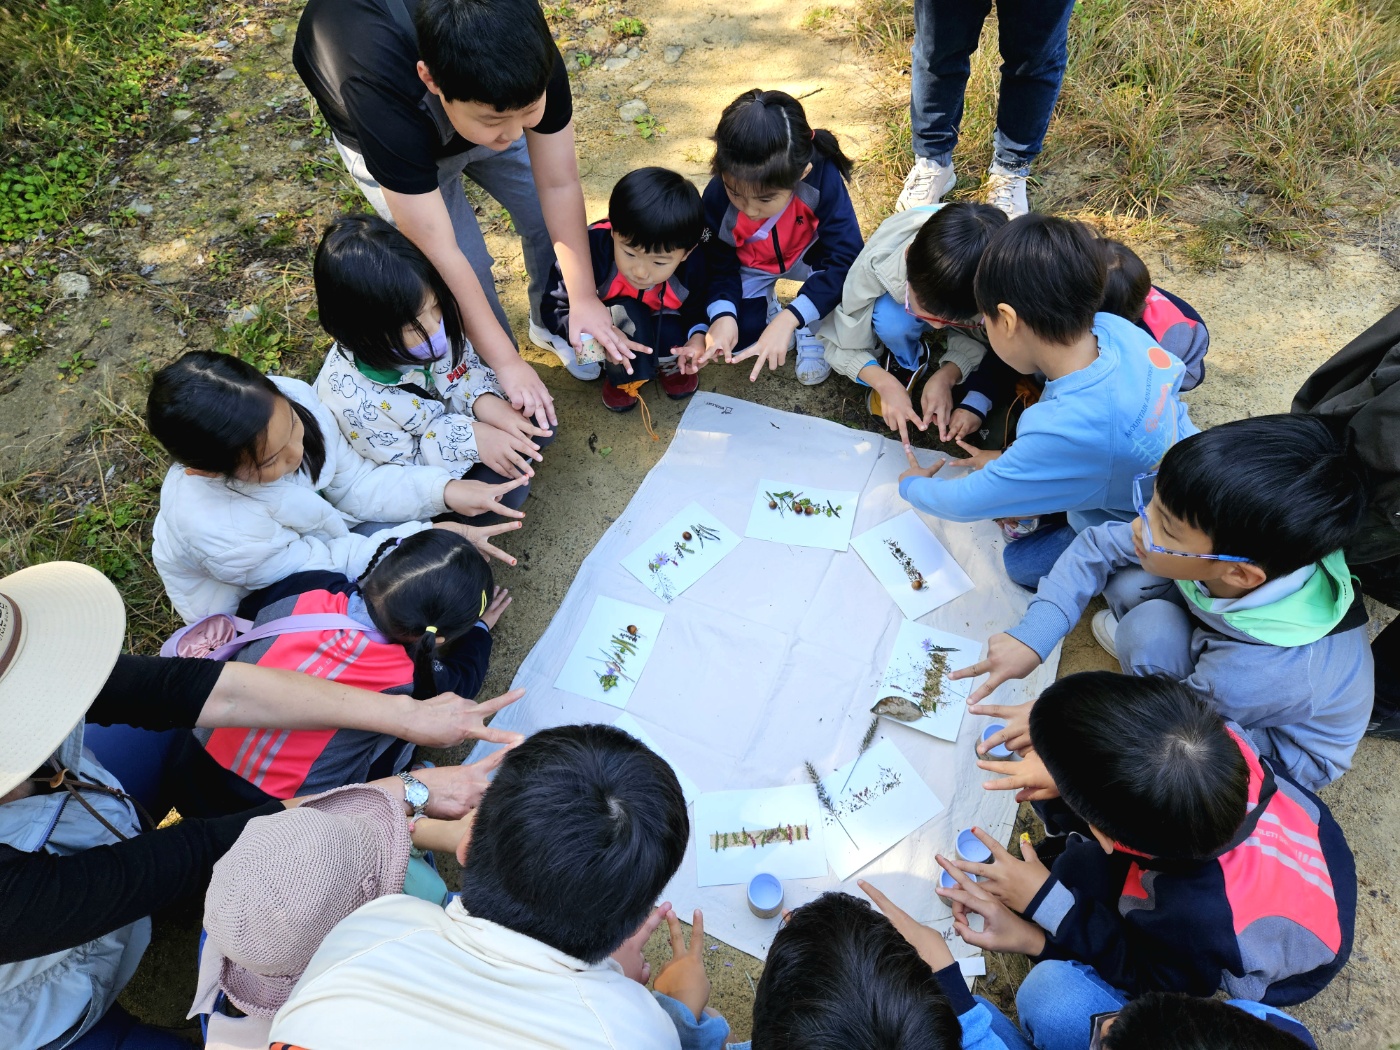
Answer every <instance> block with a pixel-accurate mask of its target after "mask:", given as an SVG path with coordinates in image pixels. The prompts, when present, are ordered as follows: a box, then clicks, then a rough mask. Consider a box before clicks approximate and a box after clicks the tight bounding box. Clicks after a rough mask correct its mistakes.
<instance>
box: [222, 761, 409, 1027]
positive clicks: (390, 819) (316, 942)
mask: <svg viewBox="0 0 1400 1050" xmlns="http://www.w3.org/2000/svg"><path fill="white" fill-rule="evenodd" d="M409 848H410V844H409V837H408V818H407V816H406V814H405V813H404V805H403V803H402V802H400V801H398V800H397V799H395V798H394V797H393V796H392V795H390V794H389V793H388V792H387V791H384V790H382V789H381V788H376V787H368V786H366V785H363V784H355V785H352V786H350V787H343V788H337V789H336V790H334V791H327V792H326V793H325V794H322V795H316V796H313V797H312V798H309V799H307V800H306V801H305V802H303V803H302V804H301V805H300V806H298V807H296V808H295V809H291V810H288V811H287V812H285V813H273V814H271V815H269V816H263V817H255V818H254V819H252V820H250V821H249V822H248V824H247V826H246V827H245V828H244V829H243V833H242V834H241V835H239V836H238V841H237V842H235V843H234V844H233V848H232V849H230V850H229V851H228V852H227V853H226V854H224V856H223V858H222V859H220V860H219V862H218V863H217V864H215V865H214V875H213V878H212V879H211V880H210V882H209V892H208V893H207V894H205V897H204V929H205V932H206V934H207V935H208V936H207V939H206V941H205V942H204V946H203V949H202V951H201V955H200V960H199V985H200V993H201V995H202V994H203V993H204V992H205V991H206V990H207V988H209V987H212V986H213V984H214V982H215V980H217V983H218V985H219V986H220V987H222V988H223V990H224V994H226V995H227V996H228V997H229V999H230V1000H232V1001H233V1003H234V1005H235V1006H237V1007H238V1008H239V1009H240V1010H242V1011H243V1012H244V1013H247V1014H252V1015H255V1016H262V1017H271V1016H272V1015H273V1014H275V1013H276V1012H277V1010H278V1009H279V1008H280V1007H281V1006H282V1004H283V1003H285V1002H286V1001H287V997H288V996H289V995H291V992H292V988H293V986H295V984H296V982H297V979H298V978H299V977H300V976H301V975H302V973H303V972H304V971H305V970H306V967H307V965H308V964H309V963H310V962H311V957H312V956H313V955H314V954H316V949H317V948H319V947H320V946H321V941H322V940H323V939H324V938H325V936H326V934H328V933H330V932H331V930H332V929H333V928H334V927H335V925H336V924H337V923H339V922H340V920H341V919H343V918H345V917H346V916H347V915H349V914H350V913H351V912H353V911H354V910H355V909H356V908H358V907H359V906H360V905H362V904H366V903H368V902H369V901H372V900H375V899H376V898H378V897H383V896H386V895H388V894H391V893H402V892H403V882H404V874H405V872H406V871H407V869H408V854H409Z"/></svg>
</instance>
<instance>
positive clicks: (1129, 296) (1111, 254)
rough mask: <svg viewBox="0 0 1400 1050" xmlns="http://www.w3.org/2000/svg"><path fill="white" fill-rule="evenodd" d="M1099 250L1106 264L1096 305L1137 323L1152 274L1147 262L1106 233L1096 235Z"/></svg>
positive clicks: (1143, 307) (1109, 312) (1104, 310)
mask: <svg viewBox="0 0 1400 1050" xmlns="http://www.w3.org/2000/svg"><path fill="white" fill-rule="evenodd" d="M1099 250H1100V251H1102V252H1103V261H1104V265H1105V266H1107V267H1108V270H1107V273H1106V274H1105V278H1104V286H1103V302H1102V303H1101V304H1099V309H1100V310H1101V311H1102V312H1104V313H1106V314H1117V315H1118V316H1119V317H1126V318H1127V319H1128V320H1129V321H1132V322H1133V324H1137V323H1138V322H1139V321H1141V320H1142V312H1143V310H1144V309H1146V307H1147V293H1148V292H1150V291H1152V275H1151V274H1150V273H1148V272H1147V264H1146V263H1144V262H1143V261H1142V260H1141V259H1139V258H1138V256H1137V252H1135V251H1133V250H1132V249H1131V248H1129V247H1128V246H1127V245H1126V244H1124V243H1123V242H1122V241H1115V240H1113V239H1112V238H1110V237H1100V238H1099Z"/></svg>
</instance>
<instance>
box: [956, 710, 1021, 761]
mask: <svg viewBox="0 0 1400 1050" xmlns="http://www.w3.org/2000/svg"><path fill="white" fill-rule="evenodd" d="M1034 706H1035V701H1034V700H1031V701H1028V702H1027V703H1024V704H1016V705H1014V706H1006V705H1002V704H976V705H974V706H973V707H972V708H971V711H972V713H973V714H974V715H987V716H989V717H991V718H996V719H999V720H1000V721H1001V723H1002V725H1004V726H1005V727H1006V728H1005V729H1001V730H998V731H997V732H995V733H993V734H992V735H991V736H989V737H987V739H986V740H981V741H978V743H977V753H978V754H979V755H983V756H985V755H986V754H987V752H988V751H990V750H991V749H992V748H994V747H996V746H997V745H998V744H1004V745H1005V746H1006V749H1007V750H1008V751H1015V752H1018V753H1024V752H1026V751H1029V750H1030V749H1031V728H1030V726H1031V708H1032V707H1034Z"/></svg>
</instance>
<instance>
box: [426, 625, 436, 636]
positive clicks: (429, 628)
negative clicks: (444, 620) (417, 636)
mask: <svg viewBox="0 0 1400 1050" xmlns="http://www.w3.org/2000/svg"><path fill="white" fill-rule="evenodd" d="M423 633H424V634H437V628H436V627H434V626H433V625H432V624H428V626H427V627H424V628H423Z"/></svg>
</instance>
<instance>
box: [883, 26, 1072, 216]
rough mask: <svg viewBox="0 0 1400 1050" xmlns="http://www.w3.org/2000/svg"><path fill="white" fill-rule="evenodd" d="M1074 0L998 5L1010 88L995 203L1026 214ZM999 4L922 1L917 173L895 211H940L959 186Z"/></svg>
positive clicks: (1000, 106) (915, 96)
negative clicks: (972, 99) (958, 171)
mask: <svg viewBox="0 0 1400 1050" xmlns="http://www.w3.org/2000/svg"><path fill="white" fill-rule="evenodd" d="M1073 9H1074V0H997V45H998V48H999V50H1000V51H1001V59H1002V62H1001V90H1000V93H999V96H998V99H997V124H996V133H995V136H994V137H993V144H994V147H995V150H994V152H993V154H992V165H991V168H990V169H988V173H987V175H988V177H987V185H986V198H985V199H986V202H987V203H988V204H991V205H994V206H996V207H998V208H1000V209H1001V210H1002V211H1004V212H1006V213H1007V214H1008V215H1009V216H1011V217H1012V218H1013V219H1014V218H1016V216H1018V215H1024V214H1025V213H1026V212H1027V211H1028V210H1029V209H1028V207H1027V204H1026V177H1027V176H1028V175H1029V174H1030V168H1031V162H1032V161H1034V160H1035V158H1036V156H1037V155H1038V154H1039V153H1040V148H1041V145H1042V144H1043V143H1044V141H1045V129H1046V128H1047V127H1049V125H1050V114H1051V113H1052V112H1053V111H1054V109H1055V100H1056V99H1057V98H1059V95H1060V83H1061V81H1062V80H1063V79H1064V75H1065V64H1066V62H1067V60H1068V52H1067V47H1066V45H1067V43H1068V40H1069V16H1070V12H1071V11H1072V10H1073ZM991 10H992V0H914V48H913V52H914V56H913V63H912V66H911V69H910V92H909V124H910V129H911V131H912V133H913V139H914V167H913V168H912V169H911V170H910V172H909V175H908V177H907V178H906V179H905V180H904V190H903V192H902V193H900V195H899V200H898V202H897V203H896V205H895V207H896V208H897V209H898V210H900V211H903V210H904V209H905V208H917V207H923V206H925V205H929V204H936V203H937V202H938V201H939V199H940V198H941V197H942V196H943V194H944V193H946V192H947V191H948V190H950V189H951V188H952V187H953V184H954V183H955V182H956V181H957V177H956V176H955V175H954V174H953V148H954V147H955V146H956V145H957V144H958V126H959V125H960V124H961V123H962V116H963V95H964V94H965V93H966V91H967V78H968V74H969V72H970V71H971V69H972V53H973V52H974V51H976V50H977V40H978V37H979V36H981V34H982V23H983V22H984V21H986V19H987V15H988V14H989V13H990V12H991Z"/></svg>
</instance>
